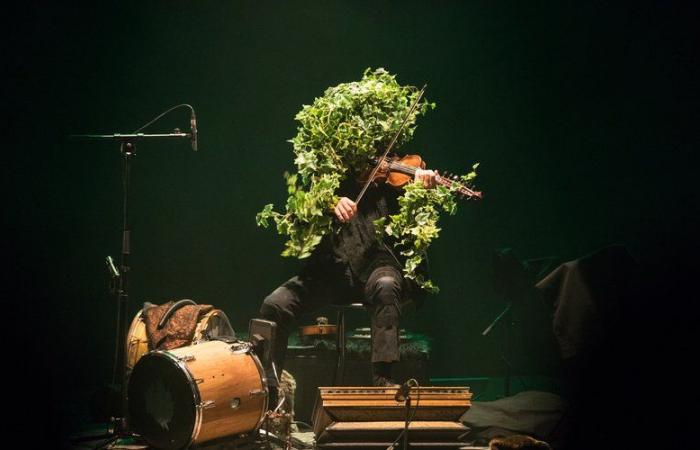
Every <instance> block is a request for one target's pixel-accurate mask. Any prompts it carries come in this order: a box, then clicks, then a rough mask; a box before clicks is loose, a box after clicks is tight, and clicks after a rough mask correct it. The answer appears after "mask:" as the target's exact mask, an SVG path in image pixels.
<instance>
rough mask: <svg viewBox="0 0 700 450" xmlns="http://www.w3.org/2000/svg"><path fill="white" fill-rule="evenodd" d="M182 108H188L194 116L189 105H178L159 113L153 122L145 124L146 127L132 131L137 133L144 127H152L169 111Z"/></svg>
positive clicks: (192, 109)
mask: <svg viewBox="0 0 700 450" xmlns="http://www.w3.org/2000/svg"><path fill="white" fill-rule="evenodd" d="M182 107H187V108H189V109H190V112H192V113H193V114H194V108H193V107H192V105H189V104H187V103H182V104H180V105H175V106H173V107H172V108H170V109H168V110H167V111H165V112H162V113H160V114H159V115H157V116H156V117H155V118H154V119H153V120H151V121H150V122H148V123H146V125H144V126H142V127H141V128H139V129H138V130H136V131H134V133H138V132H139V131H142V130H144V129H145V128H146V127H150V126H151V125H153V124H154V123H156V122H157V121H158V120H160V118H161V117H163V116H164V115H166V114H168V113H169V112H171V111H173V110H176V109H178V108H182Z"/></svg>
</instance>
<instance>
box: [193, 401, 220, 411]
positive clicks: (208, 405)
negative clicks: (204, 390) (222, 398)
mask: <svg viewBox="0 0 700 450" xmlns="http://www.w3.org/2000/svg"><path fill="white" fill-rule="evenodd" d="M215 406H216V402H214V400H207V401H205V402H202V403H200V404H199V405H197V407H198V408H199V409H211V408H213V407H215Z"/></svg>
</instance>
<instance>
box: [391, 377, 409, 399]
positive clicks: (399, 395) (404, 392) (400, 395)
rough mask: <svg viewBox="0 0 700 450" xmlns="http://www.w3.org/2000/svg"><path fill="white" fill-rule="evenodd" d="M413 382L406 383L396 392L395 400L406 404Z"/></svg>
mask: <svg viewBox="0 0 700 450" xmlns="http://www.w3.org/2000/svg"><path fill="white" fill-rule="evenodd" d="M411 381H412V379H411V380H408V381H406V382H405V383H404V384H402V385H401V387H399V389H398V390H397V391H396V395H395V396H394V400H396V401H397V402H405V401H406V399H407V398H408V392H409V390H410V389H411V384H412V383H411Z"/></svg>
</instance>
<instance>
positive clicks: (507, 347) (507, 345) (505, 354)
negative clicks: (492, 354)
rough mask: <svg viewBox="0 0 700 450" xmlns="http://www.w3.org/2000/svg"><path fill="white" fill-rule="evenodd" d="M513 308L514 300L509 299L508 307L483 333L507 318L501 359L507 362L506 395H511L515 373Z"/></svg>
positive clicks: (504, 385)
mask: <svg viewBox="0 0 700 450" xmlns="http://www.w3.org/2000/svg"><path fill="white" fill-rule="evenodd" d="M512 309H513V302H512V301H509V302H508V303H507V304H506V307H505V308H504V309H503V311H501V312H500V314H498V316H496V318H495V319H493V321H492V322H491V323H490V324H489V326H488V327H486V329H485V330H484V331H483V332H482V333H481V335H482V336H486V335H487V334H489V333H490V332H491V330H492V329H493V327H495V326H496V325H497V324H498V323H499V322H501V320H505V325H504V327H505V328H504V330H503V333H504V338H503V341H504V342H503V350H502V351H501V359H503V361H504V362H505V363H506V376H505V380H504V382H503V393H504V395H505V396H506V397H510V384H511V383H510V379H511V377H512V373H513V366H512V364H511V363H510V359H511V356H512V355H511V353H512V352H511V347H512V346H511V337H512V334H513V330H512V328H513V315H512V312H511V311H512Z"/></svg>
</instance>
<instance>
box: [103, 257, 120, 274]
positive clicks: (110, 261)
mask: <svg viewBox="0 0 700 450" xmlns="http://www.w3.org/2000/svg"><path fill="white" fill-rule="evenodd" d="M105 262H106V263H107V270H108V271H109V274H110V275H111V276H112V278H119V270H117V268H116V266H115V265H114V260H113V259H112V257H111V256H108V257H107V258H106V259H105Z"/></svg>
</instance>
